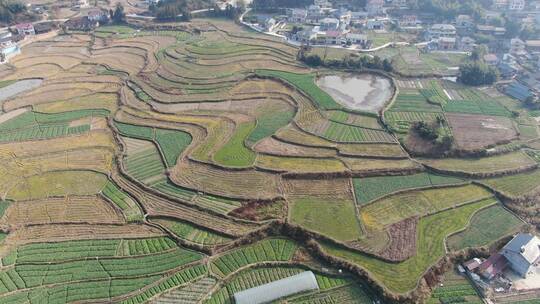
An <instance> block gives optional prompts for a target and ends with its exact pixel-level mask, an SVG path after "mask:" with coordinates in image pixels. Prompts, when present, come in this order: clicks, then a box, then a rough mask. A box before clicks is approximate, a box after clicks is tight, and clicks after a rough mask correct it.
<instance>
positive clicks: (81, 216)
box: [0, 196, 124, 229]
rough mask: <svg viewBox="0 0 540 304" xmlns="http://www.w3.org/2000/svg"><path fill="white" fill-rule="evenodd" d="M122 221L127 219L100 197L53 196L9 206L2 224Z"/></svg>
mask: <svg viewBox="0 0 540 304" xmlns="http://www.w3.org/2000/svg"><path fill="white" fill-rule="evenodd" d="M68 222H69V223H87V224H98V223H101V224H121V223H124V218H123V216H122V214H121V213H120V212H118V211H117V210H116V209H115V208H113V207H112V205H110V203H108V202H107V201H105V200H103V199H102V198H100V197H98V196H87V197H66V198H50V199H44V200H38V201H22V202H14V203H12V204H10V205H9V207H8V209H7V210H6V212H5V214H4V216H3V217H2V219H1V220H0V225H8V226H10V227H11V229H14V228H15V227H20V226H28V225H35V224H53V223H68Z"/></svg>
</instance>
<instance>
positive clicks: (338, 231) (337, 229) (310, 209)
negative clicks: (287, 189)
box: [289, 196, 362, 241]
mask: <svg viewBox="0 0 540 304" xmlns="http://www.w3.org/2000/svg"><path fill="white" fill-rule="evenodd" d="M289 218H290V220H291V222H292V223H295V224H298V225H301V226H303V227H306V228H307V229H310V230H313V231H316V232H319V233H321V234H323V235H326V236H329V237H333V238H335V239H338V240H342V241H352V240H356V239H358V238H359V237H360V236H361V235H362V231H361V230H360V225H359V223H358V219H357V217H356V211H355V206H354V202H352V201H348V200H343V199H321V198H316V197H310V196H306V197H300V198H295V199H294V200H291V205H290V206H289ZM336 219H339V221H336Z"/></svg>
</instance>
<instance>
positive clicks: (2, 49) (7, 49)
mask: <svg viewBox="0 0 540 304" xmlns="http://www.w3.org/2000/svg"><path fill="white" fill-rule="evenodd" d="M20 52H21V50H20V49H19V46H18V45H17V44H16V43H14V42H13V40H12V34H11V33H10V32H3V33H0V63H5V62H7V61H8V60H9V58H11V57H13V56H15V55H17V54H19V53H20Z"/></svg>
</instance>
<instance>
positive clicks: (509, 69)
mask: <svg viewBox="0 0 540 304" xmlns="http://www.w3.org/2000/svg"><path fill="white" fill-rule="evenodd" d="M505 55H510V54H505ZM510 56H511V55H510ZM497 68H498V69H499V74H500V76H501V77H502V78H503V79H510V78H513V77H514V76H516V74H517V73H518V72H519V68H518V67H517V66H516V65H515V64H512V63H508V62H505V61H504V60H502V61H501V62H499V65H497Z"/></svg>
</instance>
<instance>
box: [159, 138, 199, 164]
mask: <svg viewBox="0 0 540 304" xmlns="http://www.w3.org/2000/svg"><path fill="white" fill-rule="evenodd" d="M155 135H156V142H157V143H158V145H159V147H160V148H161V151H162V152H163V155H164V156H165V162H166V163H167V167H169V168H170V167H174V165H176V160H177V159H178V157H179V156H180V154H182V152H183V151H184V150H185V149H186V148H187V146H188V145H189V144H190V143H191V135H189V134H188V133H185V132H182V131H176V130H165V129H156V133H155Z"/></svg>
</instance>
